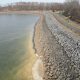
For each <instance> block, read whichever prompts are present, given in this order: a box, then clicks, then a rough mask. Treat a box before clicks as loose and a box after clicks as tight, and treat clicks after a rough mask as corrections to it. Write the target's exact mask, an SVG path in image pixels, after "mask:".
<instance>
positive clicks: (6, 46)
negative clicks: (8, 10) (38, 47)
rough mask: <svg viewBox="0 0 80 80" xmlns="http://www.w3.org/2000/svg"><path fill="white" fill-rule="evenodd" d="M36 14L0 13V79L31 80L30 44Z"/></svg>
mask: <svg viewBox="0 0 80 80" xmlns="http://www.w3.org/2000/svg"><path fill="white" fill-rule="evenodd" d="M38 19H39V17H38V16H34V15H28V14H27V15H26V14H25V15H24V14H4V15H2V14H1V15H0V80H32V74H31V66H32V64H33V63H34V60H35V58H36V57H35V54H34V50H33V46H32V36H33V30H34V26H35V24H36V22H37V20H38Z"/></svg>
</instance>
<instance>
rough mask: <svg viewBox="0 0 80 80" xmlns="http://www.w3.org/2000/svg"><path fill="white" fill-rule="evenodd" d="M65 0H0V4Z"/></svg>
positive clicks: (59, 0)
mask: <svg viewBox="0 0 80 80" xmlns="http://www.w3.org/2000/svg"><path fill="white" fill-rule="evenodd" d="M64 1H65V0H0V5H6V4H9V3H14V2H61V3H63V2H64Z"/></svg>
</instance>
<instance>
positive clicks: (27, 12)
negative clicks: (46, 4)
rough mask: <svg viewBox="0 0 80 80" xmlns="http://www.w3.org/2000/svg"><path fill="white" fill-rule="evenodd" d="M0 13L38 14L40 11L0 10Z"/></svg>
mask: <svg viewBox="0 0 80 80" xmlns="http://www.w3.org/2000/svg"><path fill="white" fill-rule="evenodd" d="M0 14H32V15H38V16H40V15H41V14H42V11H1V12H0Z"/></svg>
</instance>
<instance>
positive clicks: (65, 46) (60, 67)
mask: <svg viewBox="0 0 80 80" xmlns="http://www.w3.org/2000/svg"><path fill="white" fill-rule="evenodd" d="M43 14H44V16H43V17H41V20H40V21H39V22H38V23H37V25H36V27H35V33H34V35H35V36H34V45H35V50H36V53H37V54H38V55H39V56H42V57H41V59H42V61H43V66H44V68H43V69H44V70H43V73H44V74H43V80H80V36H78V35H76V34H75V33H73V32H72V31H71V30H69V29H67V28H65V27H64V26H63V25H62V24H60V23H59V22H58V21H57V20H56V19H55V18H54V16H53V15H52V14H51V13H50V12H44V13H43Z"/></svg>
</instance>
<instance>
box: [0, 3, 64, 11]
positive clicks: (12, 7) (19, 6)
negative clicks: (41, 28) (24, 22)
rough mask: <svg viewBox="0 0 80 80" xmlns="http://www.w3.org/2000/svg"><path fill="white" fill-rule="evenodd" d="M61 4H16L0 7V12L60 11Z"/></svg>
mask: <svg viewBox="0 0 80 80" xmlns="http://www.w3.org/2000/svg"><path fill="white" fill-rule="evenodd" d="M62 6H63V4H61V3H38V2H17V3H14V4H9V5H7V6H5V7H0V11H8V10H9V11H16V10H19V11H20V10H53V11H54V10H61V9H62Z"/></svg>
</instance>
